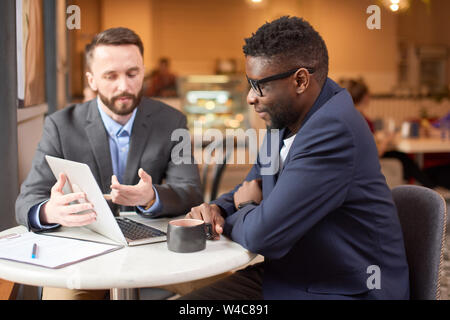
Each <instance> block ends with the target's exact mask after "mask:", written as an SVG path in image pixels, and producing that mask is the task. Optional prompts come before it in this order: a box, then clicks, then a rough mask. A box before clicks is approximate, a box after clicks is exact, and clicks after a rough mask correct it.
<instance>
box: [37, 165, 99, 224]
mask: <svg viewBox="0 0 450 320" xmlns="http://www.w3.org/2000/svg"><path fill="white" fill-rule="evenodd" d="M66 180H67V178H66V176H65V175H64V174H63V173H60V174H59V179H58V181H57V182H56V183H55V185H54V186H53V187H52V190H51V194H50V200H48V201H47V202H46V203H45V204H44V205H43V206H42V207H41V210H40V214H39V215H40V220H41V223H43V224H51V223H58V224H60V225H62V226H66V227H79V226H84V225H88V224H91V223H92V222H94V221H95V220H96V216H97V214H96V213H95V211H94V210H93V209H94V206H93V205H92V203H90V202H87V199H86V194H85V193H84V192H75V193H69V194H66V195H65V194H64V193H63V192H62V189H63V187H64V184H65V183H66ZM74 201H77V202H82V203H77V204H70V203H71V202H74ZM87 210H89V211H87ZM82 211H87V212H83V213H80V212H82Z"/></svg>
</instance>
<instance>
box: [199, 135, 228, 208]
mask: <svg viewBox="0 0 450 320" xmlns="http://www.w3.org/2000/svg"><path fill="white" fill-rule="evenodd" d="M212 143H216V142H214V141H211V142H207V143H205V144H204V146H203V147H206V146H208V145H210V144H212ZM226 145H227V140H226V138H225V139H223V141H222V147H223V154H224V156H223V158H222V159H221V160H222V161H221V162H219V163H217V164H209V163H204V164H203V167H202V175H201V177H202V192H203V198H205V196H206V195H207V194H208V192H207V190H208V189H207V188H208V186H209V201H213V200H216V198H217V195H218V192H219V186H220V182H221V180H222V176H223V173H224V172H225V169H226V166H227V161H228V159H229V158H230V155H231V153H232V150H227V148H226ZM211 167H212V177H211V179H208V172H209V168H211Z"/></svg>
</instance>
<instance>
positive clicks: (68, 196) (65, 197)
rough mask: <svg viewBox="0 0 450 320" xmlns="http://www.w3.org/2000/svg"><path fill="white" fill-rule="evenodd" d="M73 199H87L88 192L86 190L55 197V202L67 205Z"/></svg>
mask: <svg viewBox="0 0 450 320" xmlns="http://www.w3.org/2000/svg"><path fill="white" fill-rule="evenodd" d="M73 201H86V194H85V193H84V192H76V193H69V194H65V195H62V196H60V197H57V198H56V199H55V203H56V204H57V205H60V206H64V205H67V204H69V203H71V202H73Z"/></svg>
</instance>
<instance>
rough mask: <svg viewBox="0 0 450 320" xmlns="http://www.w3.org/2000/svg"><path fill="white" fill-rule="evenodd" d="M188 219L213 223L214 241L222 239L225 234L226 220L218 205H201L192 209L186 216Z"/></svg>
mask: <svg viewBox="0 0 450 320" xmlns="http://www.w3.org/2000/svg"><path fill="white" fill-rule="evenodd" d="M186 218H188V219H198V220H203V221H205V223H211V225H212V227H213V234H214V240H219V239H220V235H221V234H222V233H223V226H224V224H225V220H224V218H223V217H222V212H221V210H220V208H219V207H218V206H217V205H215V204H208V203H202V204H201V205H199V206H197V207H194V208H192V209H191V211H190V212H189V213H188V214H187V215H186Z"/></svg>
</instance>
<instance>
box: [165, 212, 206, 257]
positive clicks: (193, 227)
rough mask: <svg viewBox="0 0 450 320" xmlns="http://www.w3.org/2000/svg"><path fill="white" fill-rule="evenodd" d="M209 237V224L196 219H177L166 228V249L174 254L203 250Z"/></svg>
mask: <svg viewBox="0 0 450 320" xmlns="http://www.w3.org/2000/svg"><path fill="white" fill-rule="evenodd" d="M210 237H211V224H206V223H205V221H203V220H197V219H177V220H172V221H169V224H168V226H167V248H169V250H170V251H174V252H181V253H187V252H195V251H200V250H203V249H205V247H206V239H209V238H210Z"/></svg>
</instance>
